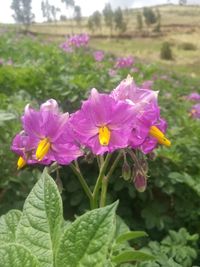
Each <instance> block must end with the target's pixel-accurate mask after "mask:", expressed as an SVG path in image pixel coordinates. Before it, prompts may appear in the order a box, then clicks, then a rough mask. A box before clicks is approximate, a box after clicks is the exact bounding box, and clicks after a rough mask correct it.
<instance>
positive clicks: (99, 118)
mask: <svg viewBox="0 0 200 267" xmlns="http://www.w3.org/2000/svg"><path fill="white" fill-rule="evenodd" d="M132 109H133V108H132V107H131V106H130V105H128V104H127V103H125V102H122V101H116V100H115V99H113V98H112V97H110V96H109V95H106V94H99V93H98V92H97V90H96V89H92V91H91V95H90V97H89V99H88V100H86V101H85V102H83V104H82V107H81V109H80V110H79V111H77V112H76V113H74V115H73V116H72V119H71V124H72V127H73V129H74V131H75V132H76V133H77V137H78V139H79V141H80V142H81V143H82V144H84V145H85V146H86V147H88V148H90V149H91V150H92V152H93V153H94V154H96V155H101V154H103V153H105V152H112V151H114V150H116V149H118V148H124V147H126V146H127V145H128V139H129V135H130V132H131V128H132V126H131V124H132V117H133V110H132Z"/></svg>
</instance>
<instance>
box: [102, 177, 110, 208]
mask: <svg viewBox="0 0 200 267" xmlns="http://www.w3.org/2000/svg"><path fill="white" fill-rule="evenodd" d="M107 189H108V177H107V176H104V177H103V179H102V187H101V198H100V207H105V206H106V196H107Z"/></svg>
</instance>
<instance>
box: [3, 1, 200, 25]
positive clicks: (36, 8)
mask: <svg viewBox="0 0 200 267" xmlns="http://www.w3.org/2000/svg"><path fill="white" fill-rule="evenodd" d="M11 2H12V0H0V23H13V22H14V20H13V18H12V14H13V11H12V10H11V9H10V6H11ZM108 2H110V3H111V5H112V8H113V9H115V8H117V7H119V6H120V7H121V8H127V7H129V8H138V7H143V6H152V5H159V4H166V3H167V2H170V3H173V4H178V2H179V0H169V1H168V0H75V3H76V5H79V6H80V7H81V11H82V15H83V16H89V15H91V14H92V13H93V12H94V11H96V10H99V11H102V10H103V8H104V6H105V4H106V3H108ZM49 3H50V4H53V5H55V6H56V7H59V8H61V10H62V12H61V14H63V15H65V14H66V9H65V6H64V4H62V3H61V1H60V0H49ZM188 3H189V4H200V0H188ZM32 11H33V13H34V14H35V16H36V17H35V20H36V21H37V22H42V21H43V17H42V12H41V0H32Z"/></svg>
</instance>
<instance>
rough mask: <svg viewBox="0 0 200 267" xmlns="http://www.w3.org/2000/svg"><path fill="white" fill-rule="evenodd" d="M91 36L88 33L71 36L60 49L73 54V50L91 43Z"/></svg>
mask: <svg viewBox="0 0 200 267" xmlns="http://www.w3.org/2000/svg"><path fill="white" fill-rule="evenodd" d="M89 39H90V37H89V35H88V34H87V33H82V34H76V35H72V36H70V37H69V38H68V39H67V40H66V41H65V42H64V43H62V44H61V45H60V48H61V49H63V50H64V51H65V52H69V53H71V52H73V48H79V47H85V46H87V45H88V42H89Z"/></svg>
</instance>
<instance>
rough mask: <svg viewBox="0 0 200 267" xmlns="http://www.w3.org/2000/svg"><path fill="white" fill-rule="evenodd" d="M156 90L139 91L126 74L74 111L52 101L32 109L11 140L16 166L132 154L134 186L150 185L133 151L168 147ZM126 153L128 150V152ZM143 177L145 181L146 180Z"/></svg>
mask: <svg viewBox="0 0 200 267" xmlns="http://www.w3.org/2000/svg"><path fill="white" fill-rule="evenodd" d="M157 96H158V92H156V91H152V90H150V89H143V88H140V87H138V86H137V85H136V84H135V82H134V80H133V78H132V77H131V76H128V77H127V78H126V79H125V80H123V81H122V82H121V83H120V84H119V85H118V86H117V87H116V88H115V89H114V90H112V91H111V93H110V94H104V93H99V92H98V91H97V90H96V89H95V88H94V89H92V90H91V94H90V96H89V98H88V99H87V100H85V101H84V102H83V103H82V106H81V108H80V109H79V110H78V111H76V112H75V113H73V114H71V115H69V114H68V113H64V114H63V113H61V112H60V111H59V108H58V104H57V102H56V101H55V100H53V99H50V100H48V101H47V102H45V103H44V104H42V105H41V106H40V109H39V110H35V109H33V108H32V107H31V106H30V105H27V106H26V107H25V112H24V115H23V116H22V125H23V130H22V131H21V132H20V133H19V134H17V135H16V136H15V138H14V140H13V144H12V150H13V151H14V152H15V153H17V154H18V155H19V160H18V168H19V169H20V168H22V167H23V166H25V165H26V164H34V163H41V164H44V165H48V164H50V163H52V162H54V161H56V162H57V163H58V164H62V165H65V164H70V163H71V162H72V161H73V160H76V159H77V158H78V157H80V156H82V155H84V152H88V150H89V151H90V152H91V153H93V155H96V156H98V155H103V154H105V153H112V152H114V151H116V150H120V149H123V150H122V151H125V150H128V151H129V154H130V155H131V157H132V159H133V161H134V162H135V164H136V166H137V168H136V175H135V180H134V183H135V186H136V187H139V186H140V187H141V188H138V189H139V190H140V191H142V190H143V189H144V188H145V186H146V176H145V173H146V171H145V167H143V166H144V165H145V164H144V163H143V161H141V162H140V161H138V160H137V157H135V154H134V152H133V151H138V152H139V153H142V154H147V153H150V152H152V151H153V150H154V149H155V148H156V147H157V145H158V144H162V145H165V146H170V145H171V143H170V141H169V140H168V139H167V138H166V137H165V134H164V133H165V131H166V128H167V124H166V121H165V120H164V119H163V118H161V117H160V109H159V106H158V102H157ZM124 153H125V152H124ZM142 179H143V180H142Z"/></svg>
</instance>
